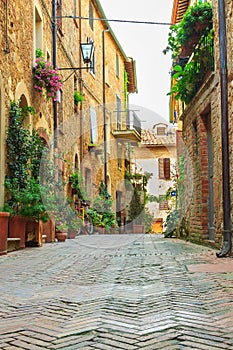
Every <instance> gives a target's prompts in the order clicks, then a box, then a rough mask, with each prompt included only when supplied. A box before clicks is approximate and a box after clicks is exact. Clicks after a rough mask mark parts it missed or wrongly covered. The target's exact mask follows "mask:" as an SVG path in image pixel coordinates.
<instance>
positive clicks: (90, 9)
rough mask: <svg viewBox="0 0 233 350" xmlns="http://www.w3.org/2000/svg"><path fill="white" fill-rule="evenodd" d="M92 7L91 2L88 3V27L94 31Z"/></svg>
mask: <svg viewBox="0 0 233 350" xmlns="http://www.w3.org/2000/svg"><path fill="white" fill-rule="evenodd" d="M93 18H94V7H93V5H92V3H91V2H89V25H90V27H91V29H92V30H93V29H94V19H93Z"/></svg>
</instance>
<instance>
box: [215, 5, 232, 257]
mask: <svg viewBox="0 0 233 350" xmlns="http://www.w3.org/2000/svg"><path fill="white" fill-rule="evenodd" d="M218 21H219V56H220V89H221V129H222V130H221V131H222V132H221V134H222V190H223V247H222V249H221V250H220V251H219V252H217V253H216V255H217V257H218V258H222V257H224V256H226V255H227V254H229V253H230V252H231V212H230V204H231V201H230V175H229V132H228V82H227V78H228V77H227V75H228V74H227V44H226V17H225V1H224V0H218Z"/></svg>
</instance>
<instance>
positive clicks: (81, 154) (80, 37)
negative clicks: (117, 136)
mask: <svg viewBox="0 0 233 350" xmlns="http://www.w3.org/2000/svg"><path fill="white" fill-rule="evenodd" d="M78 11H79V40H80V43H81V41H82V20H81V16H82V4H81V0H80V1H79V8H78ZM75 14H76V2H75ZM81 61H82V53H81V50H79V67H81ZM79 90H80V93H81V94H83V78H82V70H81V69H80V71H79ZM79 108H80V109H79V112H80V120H79V127H80V138H79V146H80V172H81V175H82V176H84V174H83V105H82V103H80V107H79Z"/></svg>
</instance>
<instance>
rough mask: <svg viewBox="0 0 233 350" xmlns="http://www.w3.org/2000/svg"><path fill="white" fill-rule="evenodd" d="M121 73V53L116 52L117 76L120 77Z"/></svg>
mask: <svg viewBox="0 0 233 350" xmlns="http://www.w3.org/2000/svg"><path fill="white" fill-rule="evenodd" d="M119 75H120V62H119V55H118V54H116V76H117V77H119Z"/></svg>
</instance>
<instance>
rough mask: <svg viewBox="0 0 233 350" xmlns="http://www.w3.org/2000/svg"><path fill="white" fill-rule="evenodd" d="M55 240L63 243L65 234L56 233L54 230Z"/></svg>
mask: <svg viewBox="0 0 233 350" xmlns="http://www.w3.org/2000/svg"><path fill="white" fill-rule="evenodd" d="M56 238H57V240H58V242H65V241H66V238H67V232H62V231H57V230H56Z"/></svg>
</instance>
